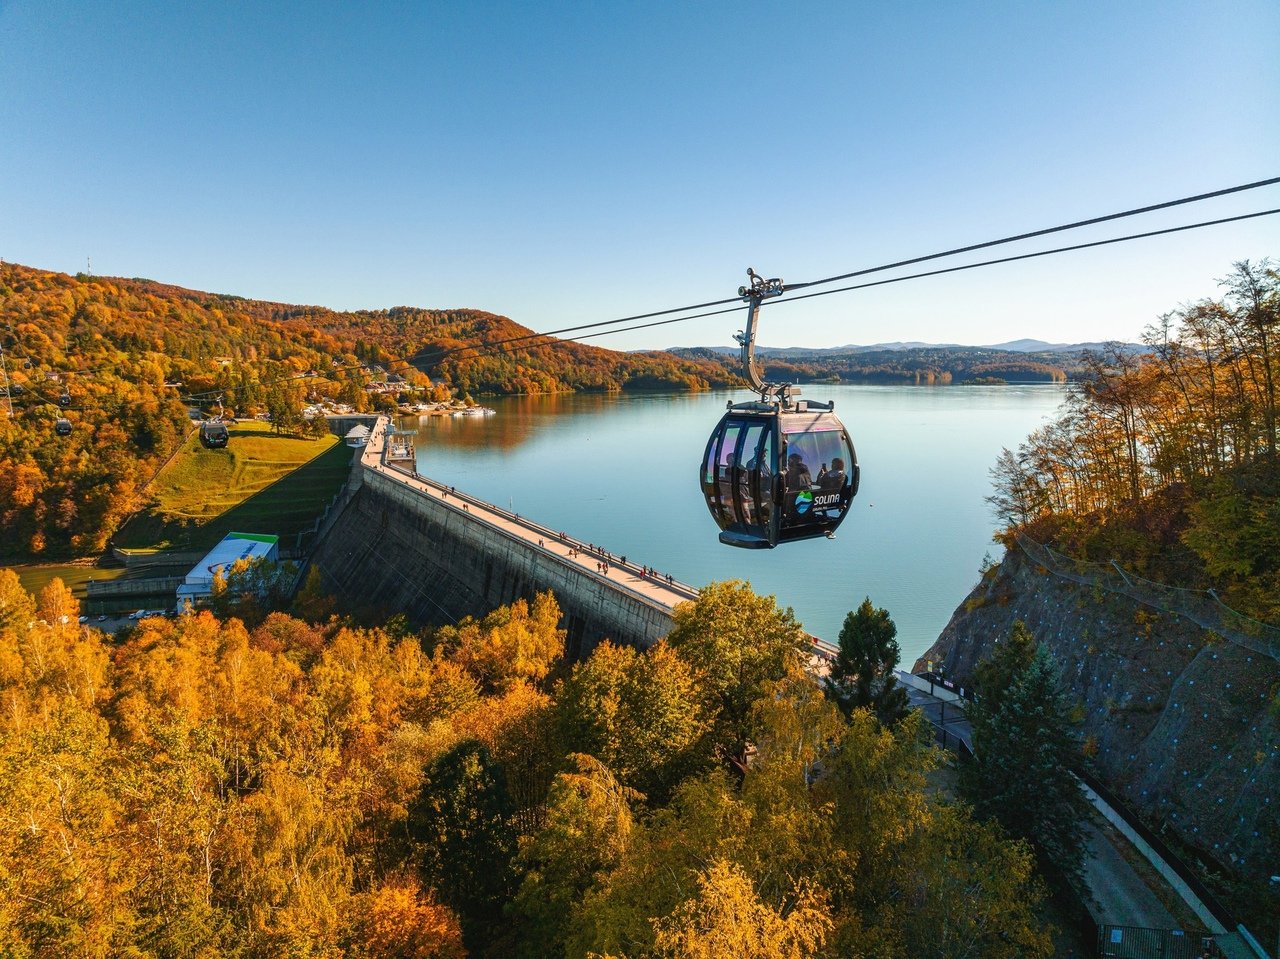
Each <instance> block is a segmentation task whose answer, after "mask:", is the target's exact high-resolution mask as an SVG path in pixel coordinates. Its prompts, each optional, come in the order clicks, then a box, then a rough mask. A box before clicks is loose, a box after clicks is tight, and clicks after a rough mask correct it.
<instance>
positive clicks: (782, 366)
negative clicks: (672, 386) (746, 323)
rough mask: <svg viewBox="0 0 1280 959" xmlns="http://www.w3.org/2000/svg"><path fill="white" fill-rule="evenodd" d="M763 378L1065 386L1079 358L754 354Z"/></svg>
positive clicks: (918, 350) (701, 355)
mask: <svg viewBox="0 0 1280 959" xmlns="http://www.w3.org/2000/svg"><path fill="white" fill-rule="evenodd" d="M672 352H673V353H675V354H676V355H679V356H685V357H689V358H698V359H704V360H708V361H711V362H714V363H719V364H721V365H723V366H724V367H725V368H726V369H728V370H735V369H739V368H740V367H741V363H740V361H739V359H738V356H737V354H736V353H735V354H726V353H723V352H719V351H717V350H710V349H705V348H699V349H692V350H673V351H672ZM757 356H758V359H759V362H760V363H761V365H762V366H763V367H764V373H765V377H766V378H767V379H770V380H774V381H779V382H797V383H809V382H815V381H824V380H825V381H831V382H837V381H844V382H849V383H909V384H938V385H944V384H948V383H963V382H965V381H968V380H979V379H985V380H988V381H990V380H993V379H994V380H1005V381H1016V382H1031V383H1034V382H1045V383H1063V382H1066V380H1067V378H1068V375H1070V374H1073V373H1075V372H1076V371H1077V370H1078V369H1079V361H1078V359H1077V358H1075V357H1073V356H1070V355H1063V354H1061V353H1020V352H1016V351H1013V350H998V349H992V348H990V347H981V346H920V347H910V348H906V349H893V350H866V351H861V350H860V351H857V352H849V353H839V352H835V351H832V350H817V351H814V352H813V353H808V354H806V353H804V352H803V351H801V350H787V351H785V354H783V353H781V352H772V351H761V352H759V353H758V354H757Z"/></svg>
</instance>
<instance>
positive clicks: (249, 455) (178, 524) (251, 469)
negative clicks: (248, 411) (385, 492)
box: [113, 422, 353, 550]
mask: <svg viewBox="0 0 1280 959" xmlns="http://www.w3.org/2000/svg"><path fill="white" fill-rule="evenodd" d="M352 452H353V451H352V450H351V449H350V448H349V447H348V446H346V445H345V444H343V443H342V442H341V441H340V440H339V439H338V438H337V437H336V436H325V437H323V438H321V439H318V440H311V439H297V438H294V437H287V436H276V435H275V434H273V433H272V432H271V427H270V425H269V424H266V423H257V422H247V423H239V424H237V425H235V426H233V427H232V428H231V440H230V442H229V443H228V444H227V446H226V448H225V449H220V450H207V449H205V448H204V447H202V446H201V445H200V442H199V439H198V438H197V437H195V436H193V437H192V438H191V439H190V440H188V442H187V445H186V447H185V448H184V449H183V450H182V451H181V452H180V453H179V454H178V455H177V456H176V457H175V458H174V460H173V462H172V463H170V464H169V465H168V466H167V467H165V469H164V471H163V472H162V473H161V474H160V475H159V476H158V477H156V481H155V483H154V484H152V487H151V491H150V492H151V495H152V498H153V502H152V505H151V506H150V508H149V509H147V510H146V511H145V512H142V513H139V514H138V515H137V516H135V517H134V518H133V519H132V520H130V521H129V523H128V524H127V525H126V526H125V527H124V528H123V529H121V530H120V531H119V532H118V533H117V534H116V536H115V538H114V540H113V544H114V545H115V546H119V547H121V548H123V549H143V550H149V549H208V548H210V547H212V546H213V545H214V544H215V543H217V542H218V540H220V539H222V537H223V536H225V535H226V534H227V533H229V532H231V531H232V530H237V531H239V532H243V533H274V534H276V535H278V536H281V537H285V536H289V535H291V534H294V533H297V532H298V531H299V530H302V529H306V528H307V527H308V526H310V525H311V523H312V522H313V521H314V520H315V518H316V516H318V515H319V514H320V512H321V511H323V510H324V507H325V505H326V504H327V503H328V502H329V501H330V500H331V499H332V498H333V496H334V494H335V493H337V492H338V490H339V489H340V488H341V487H342V484H343V483H344V482H346V479H347V476H348V475H349V473H350V468H351V455H352ZM282 545H283V543H282Z"/></svg>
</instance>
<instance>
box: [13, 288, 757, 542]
mask: <svg viewBox="0 0 1280 959" xmlns="http://www.w3.org/2000/svg"><path fill="white" fill-rule="evenodd" d="M527 332H528V331H527V330H526V329H525V328H523V327H520V326H517V325H516V324H514V323H512V322H511V321H510V320H507V319H505V318H504V317H498V316H493V315H492V314H488V313H481V312H478V311H469V310H454V311H430V310H413V309H408V308H404V309H397V310H390V311H378V312H360V313H337V312H334V311H331V310H326V309H323V308H321V307H299V306H289V305H287V304H280V303H267V302H261V301H256V300H246V299H244V298H242V297H236V296H227V295H220V294H210V293H201V292H198V291H194V290H185V289H181V288H179V287H174V286H166V285H164V284H160V283H155V282H153V281H150V280H142V279H131V280H127V279H120V278H111V277H91V276H84V275H81V276H74V277H73V276H68V275H66V274H62V273H51V272H48V271H43V270H36V269H31V268H29V267H24V266H18V265H14V264H8V263H6V264H3V265H2V266H0V337H2V338H3V346H4V359H5V363H4V372H5V374H6V375H7V379H8V393H9V395H8V396H3V395H0V404H3V407H2V408H0V411H2V412H3V413H4V414H7V413H8V411H9V404H10V403H12V409H13V413H14V415H13V416H12V417H10V416H7V415H4V416H3V418H2V420H0V560H4V561H9V562H12V561H19V560H25V559H31V558H61V557H66V556H82V555H91V554H94V553H97V552H100V551H101V550H102V549H103V548H104V546H105V545H106V543H107V541H108V540H109V538H110V536H111V534H112V532H113V531H114V530H115V529H116V528H117V527H118V526H119V524H120V522H121V520H122V519H123V518H124V517H126V516H128V515H129V514H130V513H131V512H133V511H134V510H135V509H137V508H138V507H139V506H141V505H143V503H144V496H145V494H144V493H143V487H144V486H145V484H146V483H147V481H148V480H149V479H150V477H151V476H152V475H154V473H155V471H156V469H157V468H158V467H159V466H160V464H162V463H163V462H164V460H165V459H166V457H168V456H169V454H170V453H172V452H173V450H174V449H176V447H177V445H178V443H179V441H180V439H181V438H182V437H183V436H184V435H185V434H186V432H187V431H189V430H190V429H191V420H190V418H189V416H188V415H187V412H186V406H187V403H186V402H184V400H185V399H186V398H189V397H193V396H195V397H198V398H199V405H201V406H202V407H203V408H204V409H205V410H206V411H216V410H217V409H218V408H219V407H218V401H217V398H219V397H221V400H222V402H223V404H224V405H225V408H226V410H227V411H228V412H234V413H237V414H240V415H253V414H255V413H261V412H267V411H272V412H273V413H274V414H276V423H277V424H278V425H282V426H283V425H286V424H294V423H297V424H300V423H301V419H300V417H299V416H298V412H299V411H300V410H301V408H302V405H303V403H304V402H306V401H310V400H316V399H318V398H322V397H324V398H328V399H330V400H333V401H334V402H337V403H343V404H346V405H348V406H350V407H352V408H354V409H356V410H367V409H370V408H373V407H376V406H378V405H379V404H381V405H384V406H385V405H386V404H390V405H391V408H394V405H395V399H396V393H395V392H392V393H390V394H377V395H373V396H371V395H370V393H369V392H367V391H366V386H367V385H368V384H369V382H370V381H371V380H372V379H374V378H375V377H379V376H386V375H387V374H388V373H389V372H395V373H396V375H398V376H400V377H402V379H403V384H402V386H401V387H400V388H401V389H413V388H417V389H425V388H428V387H431V388H433V389H434V391H435V393H436V394H437V398H439V397H440V396H448V395H449V394H450V393H455V392H456V393H458V394H459V395H461V394H465V393H468V392H471V393H481V392H499V393H520V392H547V391H563V390H583V389H598V390H616V389H658V388H661V389H675V390H680V389H705V388H707V387H708V386H714V385H725V384H728V383H730V382H732V381H733V380H734V378H733V377H732V375H731V374H728V373H726V372H724V371H723V370H722V369H720V368H719V367H716V366H715V365H713V364H709V363H699V362H694V361H688V360H676V359H673V358H671V357H669V356H666V355H664V354H626V353H614V352H611V351H609V350H602V349H598V348H595V347H588V346H581V345H578V344H569V343H560V342H558V341H553V342H552V344H551V345H547V346H541V347H538V348H536V349H533V350H523V351H519V352H513V353H507V354H500V355H497V356H491V357H486V358H476V357H475V355H474V354H473V353H472V354H467V353H460V354H452V355H450V356H449V357H448V358H446V359H445V360H444V361H443V362H442V363H439V364H435V365H431V364H427V363H423V364H421V365H422V366H423V367H424V368H427V367H429V369H430V376H429V377H428V376H427V375H426V374H425V373H424V372H422V371H420V370H417V369H413V368H410V367H408V366H406V365H404V364H396V363H395V362H393V358H394V357H396V356H401V355H404V354H407V353H412V352H415V351H420V350H423V349H424V348H426V349H427V351H428V353H429V354H431V355H434V353H433V351H434V350H436V349H437V348H452V347H457V346H461V345H466V344H475V343H477V342H489V341H492V340H495V339H506V338H509V337H511V336H518V335H521V334H523V333H527ZM424 355H427V354H424ZM468 355H469V356H470V358H468ZM0 389H4V380H3V379H0ZM64 395H65V397H66V399H65V400H63V397H64ZM60 418H64V419H65V420H66V421H67V424H66V427H67V428H69V430H70V432H69V433H68V434H67V435H60V434H59V433H58V432H57V429H56V424H57V421H58V420H59V419H60Z"/></svg>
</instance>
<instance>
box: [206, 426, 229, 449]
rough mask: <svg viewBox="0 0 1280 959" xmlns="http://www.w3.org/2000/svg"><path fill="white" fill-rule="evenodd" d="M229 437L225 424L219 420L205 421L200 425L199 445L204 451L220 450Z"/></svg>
mask: <svg viewBox="0 0 1280 959" xmlns="http://www.w3.org/2000/svg"><path fill="white" fill-rule="evenodd" d="M230 437H231V434H230V433H229V432H228V431H227V424H226V423H224V422H222V421H221V420H206V421H205V422H203V423H201V424H200V445H201V446H203V447H204V448H205V449H210V450H220V449H222V448H223V447H225V446H226V445H227V440H228V439H230Z"/></svg>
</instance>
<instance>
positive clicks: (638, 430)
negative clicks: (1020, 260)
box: [406, 385, 1063, 664]
mask: <svg viewBox="0 0 1280 959" xmlns="http://www.w3.org/2000/svg"><path fill="white" fill-rule="evenodd" d="M813 392H814V394H815V396H816V395H817V394H818V393H819V392H820V393H821V394H822V395H821V398H822V399H824V400H825V399H831V398H834V399H836V400H837V409H838V411H839V413H840V416H841V419H842V420H844V422H845V424H846V426H847V427H848V428H849V431H850V433H851V434H852V436H853V441H854V443H855V445H856V447H857V449H858V457H859V460H860V461H861V463H862V465H863V486H862V491H861V492H860V494H859V495H858V497H857V499H856V500H854V504H853V507H852V509H851V511H850V514H849V516H848V518H847V519H846V520H845V523H844V525H843V526H842V527H841V529H840V532H839V534H838V535H837V538H836V540H835V541H834V542H828V541H826V540H822V539H820V540H816V541H807V542H802V543H794V544H788V545H784V546H780V547H779V548H778V549H776V550H760V551H754V550H736V549H732V548H730V547H726V546H722V545H720V543H719V542H718V538H717V537H718V533H719V531H718V529H717V527H716V524H715V522H714V521H713V520H712V518H711V516H709V515H708V513H707V510H706V507H705V505H704V503H703V497H702V494H701V490H700V487H699V477H700V474H699V471H700V469H701V466H702V464H701V459H702V455H703V450H704V447H705V445H706V441H707V436H708V435H709V434H710V432H711V430H712V429H713V428H714V427H715V425H716V423H718V422H719V419H720V416H721V414H722V413H723V412H724V407H725V402H726V400H735V401H737V400H742V399H745V398H747V396H746V394H745V393H744V392H737V393H731V392H726V391H719V392H714V393H702V394H688V393H683V394H661V395H652V394H585V395H584V394H559V395H553V396H524V397H511V398H504V399H496V400H490V399H486V400H484V402H485V403H486V404H487V405H489V406H491V407H493V408H494V409H495V410H496V411H497V415H496V416H457V417H435V418H423V419H421V420H420V421H418V423H417V431H418V437H419V439H418V443H417V449H418V468H419V470H421V471H422V472H423V473H425V474H426V475H428V476H431V477H433V478H435V479H437V480H440V481H441V482H444V483H447V484H449V485H454V486H457V487H458V488H459V489H465V490H467V491H468V492H470V493H472V494H473V495H476V496H479V497H481V498H483V499H486V500H489V501H490V502H493V503H496V504H498V505H501V506H505V507H508V508H511V509H514V510H517V511H519V512H521V513H523V514H525V515H527V516H530V517H533V518H535V519H537V520H538V521H539V522H542V523H545V524H546V525H548V526H551V527H552V528H554V529H563V530H565V531H567V532H569V533H571V534H572V535H574V536H575V537H577V538H579V539H581V540H583V541H584V542H595V543H601V544H605V545H606V546H607V548H608V549H609V550H610V551H611V552H614V553H617V554H620V555H627V556H628V557H630V558H632V559H633V560H637V561H639V562H641V563H644V564H647V565H650V566H654V567H656V568H657V569H658V570H659V571H660V572H663V573H667V572H670V573H672V574H673V575H675V576H676V577H677V578H678V579H681V580H683V581H685V582H688V583H693V584H695V585H700V584H704V583H706V582H708V581H710V580H716V579H729V578H740V579H746V580H748V581H750V582H751V583H752V584H753V586H754V587H755V588H756V590H757V591H758V592H761V593H772V594H775V595H777V597H778V599H779V601H780V602H781V603H782V604H783V605H791V606H794V607H795V610H796V613H797V615H798V616H799V617H800V619H801V621H802V622H803V623H804V624H805V625H806V626H807V627H809V629H810V630H811V631H813V632H814V633H816V634H818V635H820V636H824V637H828V638H831V639H834V638H835V637H836V636H837V635H838V634H839V630H840V625H841V624H842V622H843V620H844V615H845V613H846V612H848V611H849V610H851V609H854V608H856V607H857V605H858V603H860V602H861V601H862V598H863V597H864V596H870V597H871V598H872V600H873V601H874V602H875V603H876V604H877V605H880V606H884V607H886V608H888V609H889V611H890V613H891V614H892V615H893V617H894V620H895V622H896V623H897V624H898V627H899V639H900V641H901V645H902V650H903V660H904V662H907V663H908V664H909V663H910V661H911V660H912V659H913V658H914V656H915V655H916V654H918V653H919V652H922V651H923V650H924V649H925V648H926V647H927V646H928V645H929V644H930V643H931V642H932V640H933V639H934V638H935V637H936V636H937V634H938V632H939V631H940V630H941V628H942V627H943V626H944V625H945V624H946V621H947V619H948V617H949V616H950V614H951V612H952V610H954V609H955V607H956V606H957V605H959V603H960V602H961V601H962V600H963V598H964V596H965V593H966V592H967V591H968V589H969V587H970V586H971V585H972V584H973V583H974V582H975V581H976V578H977V570H978V566H979V564H980V563H981V561H982V557H983V554H984V553H986V552H988V551H991V552H992V553H993V554H996V555H998V552H999V551H998V549H997V547H995V546H993V545H992V543H991V533H992V531H993V521H992V518H991V515H990V513H989V511H988V509H987V505H986V503H985V502H984V497H985V496H986V495H987V493H988V492H989V491H990V479H989V476H988V470H989V469H990V468H991V466H992V465H993V464H994V462H995V459H996V457H997V456H998V455H999V453H1000V449H1001V447H1004V446H1010V447H1013V446H1016V445H1017V444H1018V443H1019V442H1020V441H1021V440H1022V439H1023V438H1024V437H1025V436H1026V435H1027V434H1028V433H1029V432H1030V431H1031V430H1033V429H1035V428H1036V427H1037V426H1039V425H1041V423H1042V422H1043V420H1044V418H1045V416H1047V415H1048V414H1049V413H1051V412H1052V411H1053V410H1054V409H1055V408H1056V407H1057V406H1058V404H1059V402H1060V401H1061V399H1062V396H1063V391H1062V388H1061V387H1056V386H1050V385H1035V386H1004V387H999V386H995V387H958V386H953V387H920V386H901V387H899V386H837V387H825V386H824V387H821V388H819V387H814V388H813ZM406 425H409V426H412V425H413V420H412V419H410V420H409V421H408V423H407V424H406Z"/></svg>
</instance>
